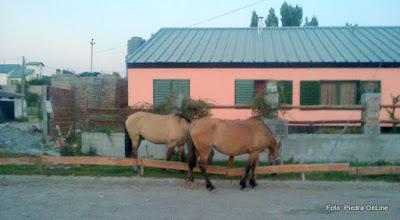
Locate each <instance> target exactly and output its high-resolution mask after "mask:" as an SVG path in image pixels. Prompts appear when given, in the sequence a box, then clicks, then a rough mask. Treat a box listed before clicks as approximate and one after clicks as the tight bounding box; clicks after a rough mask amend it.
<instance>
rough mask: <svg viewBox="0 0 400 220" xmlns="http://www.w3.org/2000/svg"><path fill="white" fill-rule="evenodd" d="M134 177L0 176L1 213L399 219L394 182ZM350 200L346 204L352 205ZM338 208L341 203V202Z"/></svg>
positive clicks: (69, 216)
mask: <svg viewBox="0 0 400 220" xmlns="http://www.w3.org/2000/svg"><path fill="white" fill-rule="evenodd" d="M213 182H214V185H215V186H216V187H217V190H215V191H213V192H208V191H206V190H205V187H204V183H203V180H202V179H201V180H200V179H197V180H196V186H195V187H194V188H190V187H189V186H188V185H187V184H186V183H185V181H183V180H181V179H156V178H140V177H71V176H68V177H60V176H50V177H46V176H0V219H3V220H4V219H13V220H14V219H155V218H156V219H160V218H161V219H266V218H268V219H321V218H324V219H325V218H328V219H337V218H338V217H346V219H377V218H379V219H399V217H400V184H399V183H386V182H309V181H305V182H301V181H268V180H260V181H259V186H257V188H256V189H247V190H244V191H240V190H239V187H238V181H236V180H233V181H229V180H218V181H216V180H214V181H213ZM328 204H330V205H345V204H350V205H360V206H364V208H366V207H367V205H377V206H383V207H384V206H386V207H387V208H388V209H389V210H388V211H329V210H327V209H326V207H327V205H328ZM354 207H355V206H353V208H354ZM342 208H344V206H342Z"/></svg>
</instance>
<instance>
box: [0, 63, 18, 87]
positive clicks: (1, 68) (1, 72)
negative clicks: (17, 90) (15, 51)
mask: <svg viewBox="0 0 400 220" xmlns="http://www.w3.org/2000/svg"><path fill="white" fill-rule="evenodd" d="M18 66H19V65H18V64H0V85H7V84H8V74H9V73H10V72H11V71H13V70H14V69H16V68H18Z"/></svg>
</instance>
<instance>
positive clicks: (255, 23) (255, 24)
mask: <svg viewBox="0 0 400 220" xmlns="http://www.w3.org/2000/svg"><path fill="white" fill-rule="evenodd" d="M250 27H258V15H257V12H256V11H253V13H252V15H251V21H250Z"/></svg>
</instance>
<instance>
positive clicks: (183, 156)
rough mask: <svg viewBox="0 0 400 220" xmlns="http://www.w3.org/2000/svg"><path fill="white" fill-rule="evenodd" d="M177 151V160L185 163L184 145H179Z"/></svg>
mask: <svg viewBox="0 0 400 220" xmlns="http://www.w3.org/2000/svg"><path fill="white" fill-rule="evenodd" d="M178 149H179V160H180V161H181V162H185V145H184V144H181V145H179V146H178Z"/></svg>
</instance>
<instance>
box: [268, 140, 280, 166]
mask: <svg viewBox="0 0 400 220" xmlns="http://www.w3.org/2000/svg"><path fill="white" fill-rule="evenodd" d="M281 152H282V148H281V142H280V141H275V143H274V144H272V145H271V146H270V148H269V155H268V160H269V163H270V164H280V155H281Z"/></svg>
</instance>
